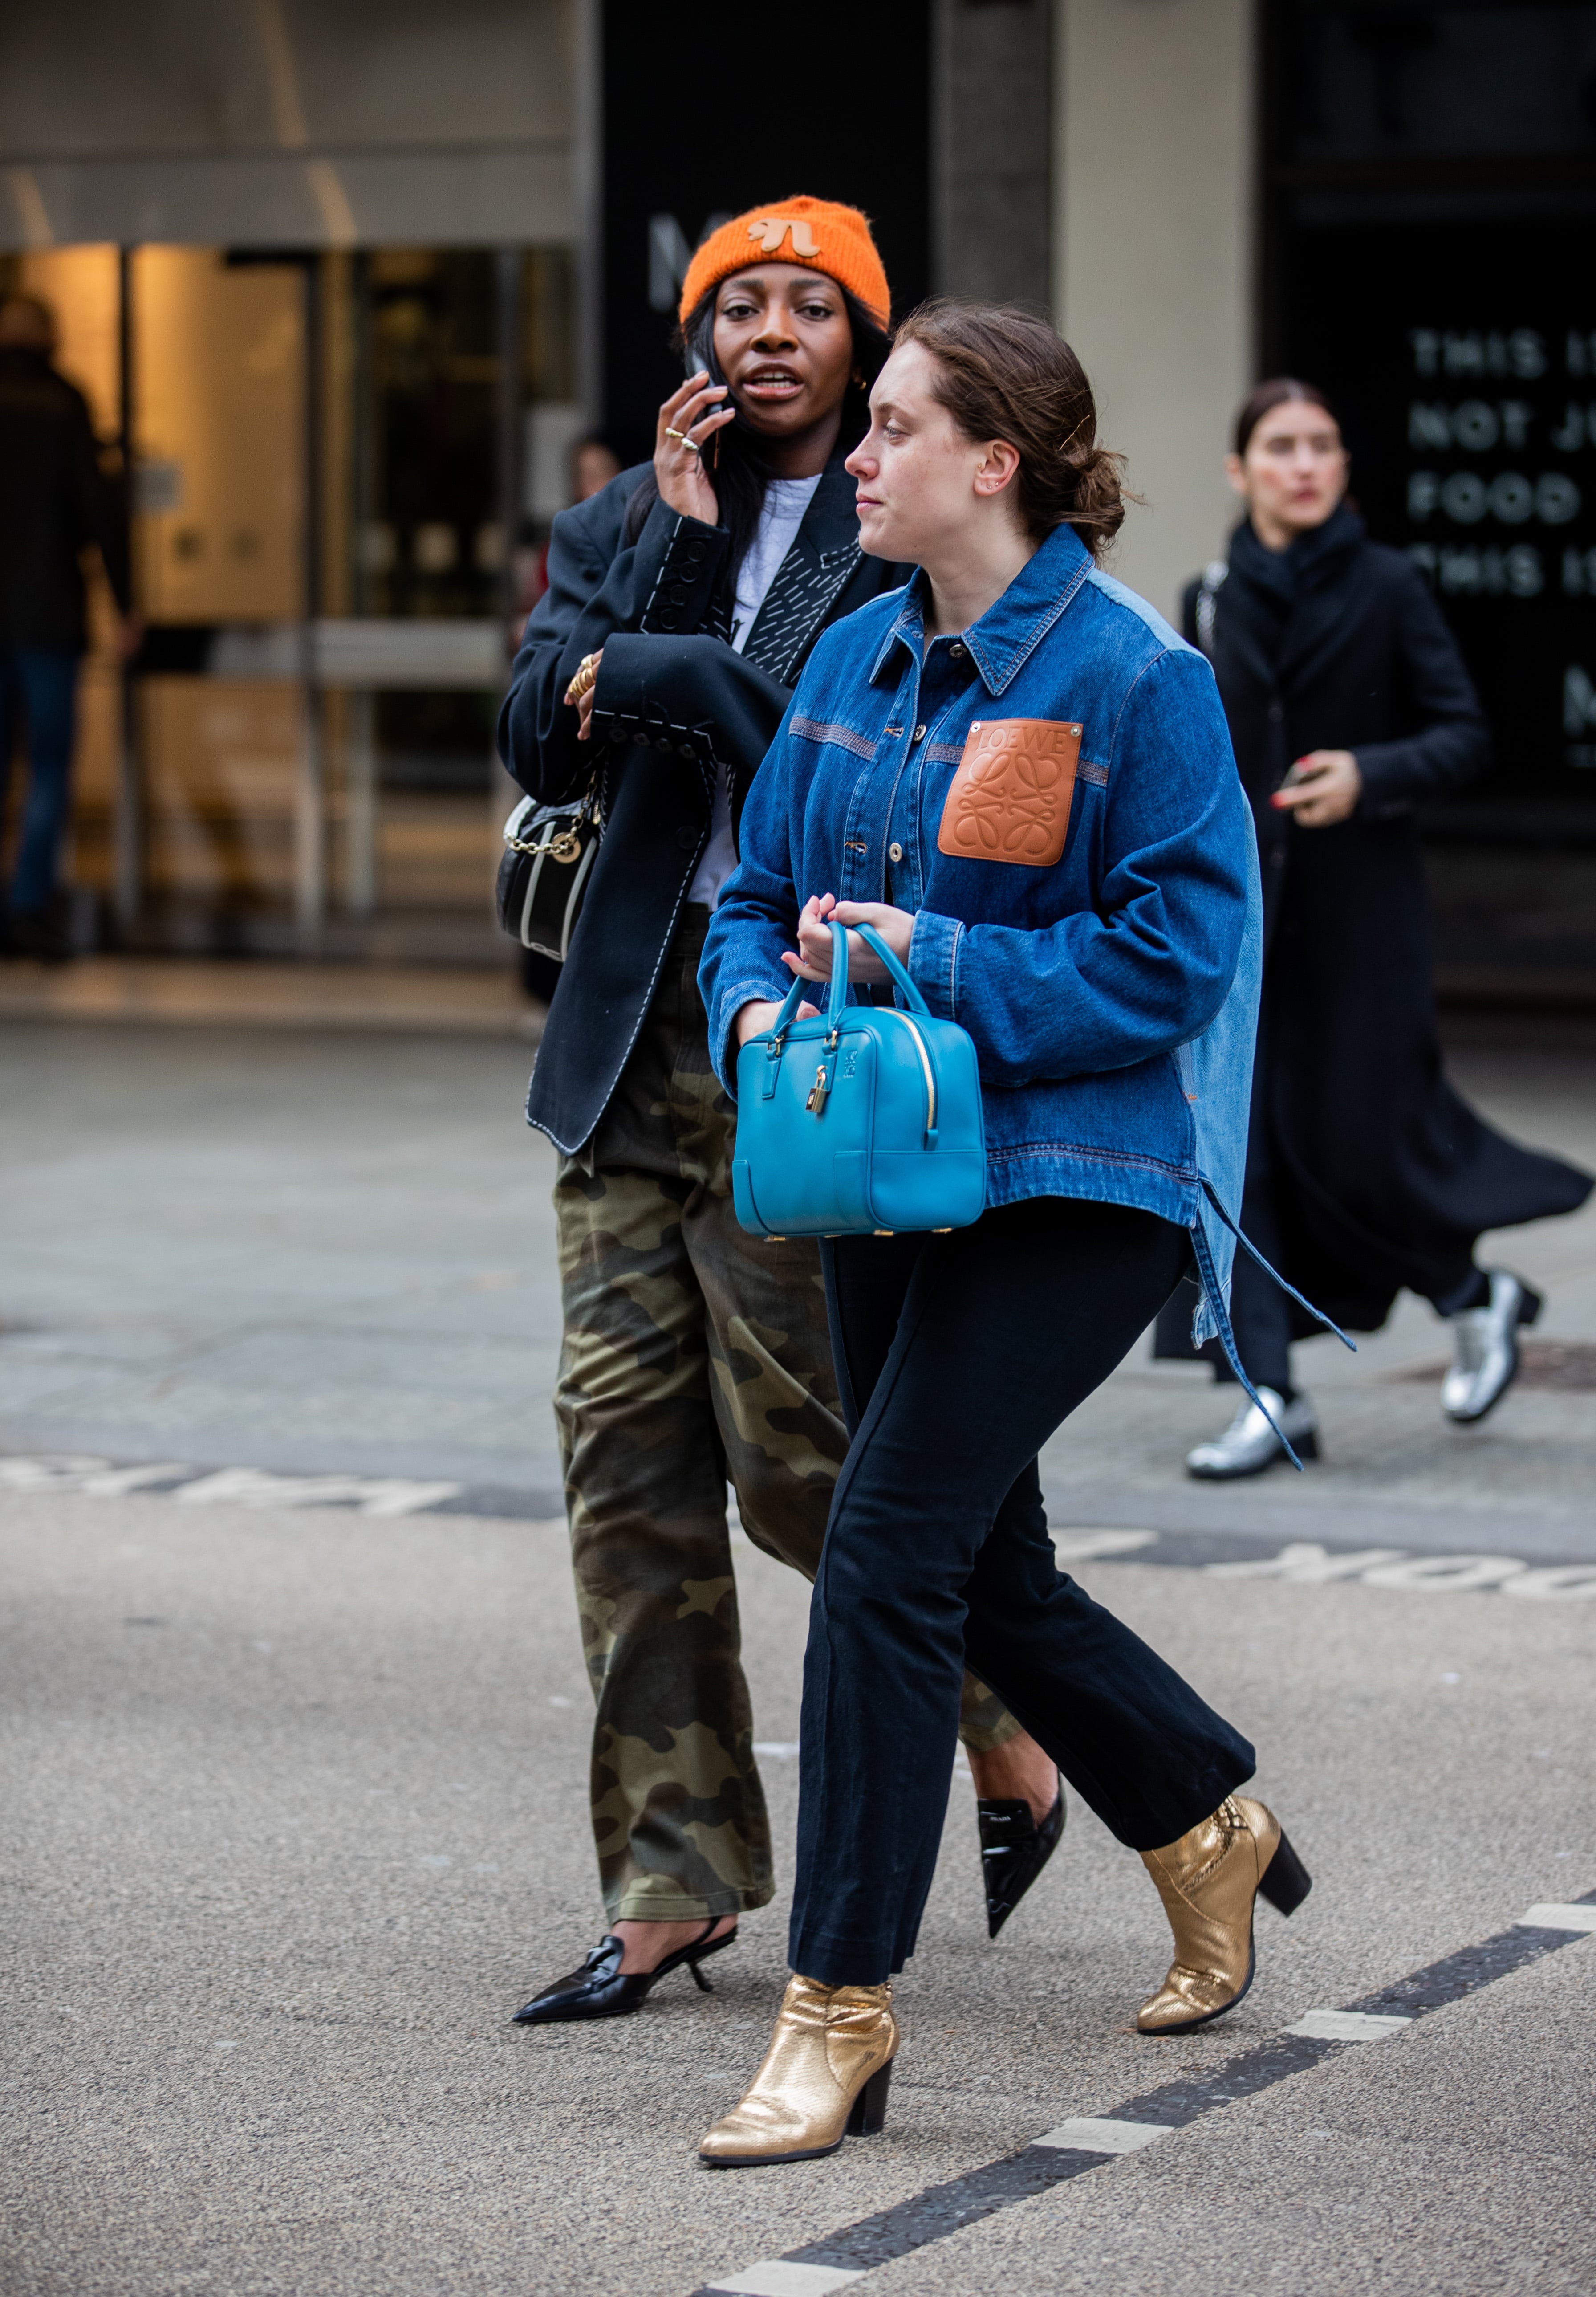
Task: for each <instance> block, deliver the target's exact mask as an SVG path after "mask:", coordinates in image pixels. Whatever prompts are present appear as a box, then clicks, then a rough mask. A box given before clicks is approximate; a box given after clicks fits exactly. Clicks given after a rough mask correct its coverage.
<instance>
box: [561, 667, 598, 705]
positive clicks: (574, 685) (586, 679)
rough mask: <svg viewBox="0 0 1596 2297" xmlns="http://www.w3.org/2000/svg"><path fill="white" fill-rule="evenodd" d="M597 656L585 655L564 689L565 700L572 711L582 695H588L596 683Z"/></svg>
mask: <svg viewBox="0 0 1596 2297" xmlns="http://www.w3.org/2000/svg"><path fill="white" fill-rule="evenodd" d="M597 663H598V656H597V655H596V654H585V655H583V656H582V658H581V660H580V662H579V663H578V664H577V666H576V676H575V677H574V678H573V679H572V681H571V683H570V685H569V686H568V687H566V688H565V699H566V701H567V702H568V703H570V704H571V705H572V708H573V709H574V708H575V706H576V704H578V703H579V702H580V700H581V698H582V696H583V695H584V694H588V693H590V692H591V691H592V689H593V687H596V685H597V683H598V669H597Z"/></svg>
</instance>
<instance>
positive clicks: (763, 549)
mask: <svg viewBox="0 0 1596 2297" xmlns="http://www.w3.org/2000/svg"><path fill="white" fill-rule="evenodd" d="M819 483H820V477H819V472H817V473H816V474H815V476H814V477H813V478H812V479H772V480H770V482H769V484H768V485H767V487H766V489H765V504H764V508H763V509H762V510H761V513H760V521H759V525H758V527H757V529H756V530H755V532H754V537H753V541H752V542H751V543H750V544H749V546H748V549H747V552H746V555H745V557H744V560H743V564H742V565H741V566H740V567H739V568H738V569H737V595H736V602H735V604H734V605H733V607H732V625H731V642H732V646H733V648H734V649H735V651H736V653H738V654H741V653H742V651H743V649H744V647H745V646H746V645H747V643H748V634H749V632H750V631H751V630H753V625H754V622H755V620H756V619H757V617H758V614H759V610H760V608H761V606H762V605H764V603H765V598H766V596H767V594H768V593H769V588H770V585H771V583H772V582H774V581H775V580H776V577H777V572H779V571H780V567H781V563H782V560H783V559H784V558H785V557H786V555H787V553H788V551H789V550H790V549H791V548H792V547H793V542H794V538H795V536H796V535H797V532H798V530H799V528H800V527H801V526H802V523H803V515H804V513H805V511H807V510H808V508H809V506H810V503H811V502H812V501H813V500H814V495H815V489H816V488H817V487H818V486H819ZM736 866H737V851H736V845H735V844H733V843H732V835H731V795H730V793H729V792H728V789H727V786H726V776H725V773H724V772H723V771H722V772H720V773H717V775H716V776H715V803H714V811H713V812H712V814H711V816H710V842H709V844H707V845H706V846H705V847H704V849H703V860H702V861H700V863H699V864H698V871H697V875H696V876H695V877H694V880H693V882H692V884H691V885H689V886H688V888H687V899H688V901H690V902H704V903H706V904H707V905H708V907H709V908H710V909H713V908H714V906H715V903H716V902H718V901H719V900H720V888H721V886H722V885H724V884H725V883H726V880H727V879H728V877H730V875H731V873H732V871H733V870H734V869H736Z"/></svg>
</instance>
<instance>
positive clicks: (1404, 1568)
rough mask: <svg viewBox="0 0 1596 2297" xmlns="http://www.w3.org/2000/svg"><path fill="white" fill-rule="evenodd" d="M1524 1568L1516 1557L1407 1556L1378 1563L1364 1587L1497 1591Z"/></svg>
mask: <svg viewBox="0 0 1596 2297" xmlns="http://www.w3.org/2000/svg"><path fill="white" fill-rule="evenodd" d="M1524 1568H1525V1566H1524V1564H1523V1563H1522V1562H1521V1561H1520V1560H1519V1559H1518V1556H1516V1555H1410V1556H1409V1557H1408V1559H1407V1560H1406V1561H1405V1562H1403V1563H1381V1564H1378V1565H1377V1566H1376V1568H1374V1570H1372V1571H1366V1572H1365V1573H1364V1574H1363V1585H1365V1586H1366V1587H1409V1588H1413V1589H1415V1590H1416V1591H1418V1592H1419V1593H1421V1594H1426V1595H1451V1594H1455V1593H1459V1592H1460V1591H1461V1590H1462V1589H1464V1588H1468V1587H1500V1586H1501V1583H1502V1581H1503V1580H1504V1579H1510V1578H1512V1577H1513V1576H1514V1574H1515V1573H1516V1572H1519V1571H1522V1570H1523V1569H1524Z"/></svg>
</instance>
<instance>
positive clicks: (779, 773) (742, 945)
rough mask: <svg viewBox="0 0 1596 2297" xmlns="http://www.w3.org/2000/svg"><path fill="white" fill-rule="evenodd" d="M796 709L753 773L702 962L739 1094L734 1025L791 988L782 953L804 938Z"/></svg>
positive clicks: (730, 1084) (701, 984)
mask: <svg viewBox="0 0 1596 2297" xmlns="http://www.w3.org/2000/svg"><path fill="white" fill-rule="evenodd" d="M799 692H800V693H802V686H801V687H800V688H799ZM797 706H798V704H797V696H794V701H793V704H792V707H791V708H789V710H788V711H787V713H786V717H784V718H783V720H782V721H781V724H780V726H779V727H778V728H777V734H776V739H775V741H774V742H773V743H772V744H771V745H770V748H769V752H768V753H767V754H766V757H765V761H764V763H763V764H762V765H761V768H760V770H759V771H758V773H757V774H755V776H754V778H753V787H752V788H751V789H750V791H749V793H748V797H747V801H746V803H745V805H744V807H743V817H742V819H741V821H740V822H739V824H738V827H737V843H738V847H739V859H738V862H737V866H736V869H734V870H733V871H732V874H731V876H730V877H728V879H727V880H726V883H725V884H724V885H722V886H721V888H720V901H719V902H717V904H716V906H715V912H714V915H713V916H712V918H711V919H710V929H709V933H708V935H707V936H706V938H705V941H704V944H703V957H702V959H700V960H699V966H698V989H699V994H700V995H701V996H702V997H703V1003H704V1010H705V1012H706V1013H707V1014H708V1016H709V1032H710V1058H711V1060H712V1062H713V1063H714V1068H715V1074H716V1075H717V1076H718V1077H719V1078H720V1082H721V1083H722V1084H723V1085H724V1086H725V1088H726V1090H727V1091H728V1093H729V1094H730V1095H731V1096H732V1098H733V1099H736V1090H737V1075H736V1067H737V1048H736V1044H735V1043H734V1042H733V1041H732V1024H733V1022H734V1021H735V1020H736V1016H737V1013H738V1011H739V1010H740V1009H741V1008H742V1007H743V1006H745V1005H746V1004H747V1003H748V1002H749V1001H750V1000H751V999H759V1000H766V999H770V998H774V999H776V1000H778V1001H779V1000H780V999H782V998H784V997H785V996H786V993H787V992H788V990H789V989H790V988H791V987H792V985H793V976H792V975H791V974H790V973H789V972H788V971H787V968H786V966H785V965H783V963H782V961H781V953H782V951H783V950H784V949H794V948H796V946H797V940H798V893H797V888H796V869H795V862H796V859H797V853H796V850H795V849H796V848H797V847H798V846H799V845H800V844H801V842H802V812H801V811H795V808H796V807H798V806H799V805H801V800H800V799H798V798H796V797H795V794H794V783H795V782H796V781H797V780H798V779H799V778H800V767H801V761H800V760H799V759H798V758H796V757H795V756H794V753H795V752H799V751H802V750H806V749H807V748H809V746H810V745H808V744H805V743H801V742H794V740H793V739H792V737H790V736H789V734H788V732H787V725H788V720H790V719H791V718H792V715H793V712H794V710H795V709H796V708H797Z"/></svg>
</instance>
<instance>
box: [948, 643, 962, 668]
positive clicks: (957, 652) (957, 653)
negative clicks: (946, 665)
mask: <svg viewBox="0 0 1596 2297" xmlns="http://www.w3.org/2000/svg"><path fill="white" fill-rule="evenodd" d="M948 660H949V661H950V662H962V661H963V660H964V641H963V639H962V638H955V639H954V641H953V643H952V645H951V646H950V647H949V648H948Z"/></svg>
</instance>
